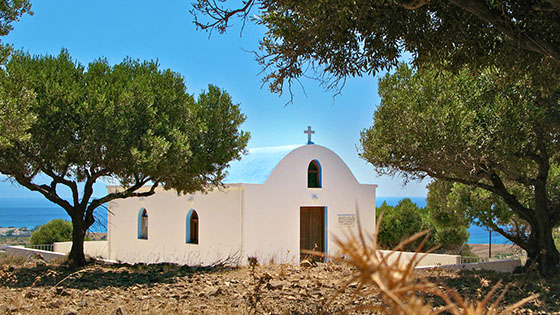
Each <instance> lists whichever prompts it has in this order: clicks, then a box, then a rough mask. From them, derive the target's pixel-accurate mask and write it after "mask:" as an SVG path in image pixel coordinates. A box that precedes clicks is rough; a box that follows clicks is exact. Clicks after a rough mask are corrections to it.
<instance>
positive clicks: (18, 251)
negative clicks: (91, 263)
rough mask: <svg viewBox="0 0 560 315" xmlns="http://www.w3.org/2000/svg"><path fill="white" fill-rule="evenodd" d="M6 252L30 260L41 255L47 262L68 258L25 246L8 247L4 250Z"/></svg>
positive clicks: (60, 254)
mask: <svg viewBox="0 0 560 315" xmlns="http://www.w3.org/2000/svg"><path fill="white" fill-rule="evenodd" d="M4 250H5V251H6V254H8V255H11V256H22V257H27V258H29V257H32V256H34V255H39V256H41V257H43V259H44V260H45V261H47V262H49V261H51V260H53V259H58V258H63V257H66V254H62V253H55V252H49V251H46V250H39V249H31V248H25V247H23V246H7V247H5V248H4Z"/></svg>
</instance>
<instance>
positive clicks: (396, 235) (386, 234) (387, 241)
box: [377, 198, 426, 251]
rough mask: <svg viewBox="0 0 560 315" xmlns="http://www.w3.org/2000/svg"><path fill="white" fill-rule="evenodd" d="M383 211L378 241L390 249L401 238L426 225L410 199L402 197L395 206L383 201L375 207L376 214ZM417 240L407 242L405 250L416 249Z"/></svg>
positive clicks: (422, 228) (423, 228) (420, 229)
mask: <svg viewBox="0 0 560 315" xmlns="http://www.w3.org/2000/svg"><path fill="white" fill-rule="evenodd" d="M381 213H383V219H382V220H381V226H380V230H379V236H378V241H379V244H380V245H381V247H383V248H386V249H391V248H394V247H396V246H397V245H398V244H399V243H400V241H401V240H403V239H406V238H408V237H409V236H411V235H413V234H415V233H417V232H420V231H423V230H425V228H426V226H425V224H424V222H423V220H422V215H421V214H420V208H418V206H417V205H416V204H415V203H413V202H412V201H411V200H410V199H408V198H406V199H402V200H401V201H399V203H398V204H397V205H396V206H395V207H391V206H389V205H387V203H386V202H383V204H382V205H381V207H379V208H378V209H377V214H378V216H379V215H380V214H381ZM418 243H419V242H418V241H417V242H414V243H411V244H408V245H407V247H406V248H405V250H412V251H414V250H416V248H417V247H418Z"/></svg>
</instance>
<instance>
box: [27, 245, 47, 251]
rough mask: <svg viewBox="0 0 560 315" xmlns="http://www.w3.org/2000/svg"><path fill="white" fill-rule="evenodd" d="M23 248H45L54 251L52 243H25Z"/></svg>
mask: <svg viewBox="0 0 560 315" xmlns="http://www.w3.org/2000/svg"><path fill="white" fill-rule="evenodd" d="M25 248H31V249H38V250H46V251H48V252H54V244H38V245H30V244H26V245H25Z"/></svg>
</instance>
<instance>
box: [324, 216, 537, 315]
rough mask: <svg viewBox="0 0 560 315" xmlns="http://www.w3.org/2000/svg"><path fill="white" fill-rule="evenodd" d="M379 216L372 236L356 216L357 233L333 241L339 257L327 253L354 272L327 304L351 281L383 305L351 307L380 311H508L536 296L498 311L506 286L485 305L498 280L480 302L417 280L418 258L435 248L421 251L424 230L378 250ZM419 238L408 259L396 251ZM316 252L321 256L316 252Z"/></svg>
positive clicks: (423, 242) (507, 312)
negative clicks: (432, 300)
mask: <svg viewBox="0 0 560 315" xmlns="http://www.w3.org/2000/svg"><path fill="white" fill-rule="evenodd" d="M382 218H383V215H381V216H380V218H379V220H378V223H377V227H376V229H375V232H374V233H373V235H371V236H366V235H365V234H364V232H363V230H362V228H361V224H360V218H359V216H358V217H357V223H358V233H357V235H356V234H355V233H352V232H350V233H349V234H348V235H347V236H346V239H345V240H342V239H340V238H336V237H335V239H334V241H335V243H336V244H337V245H338V246H339V247H340V256H336V257H330V256H329V259H331V260H334V261H340V262H343V263H345V264H347V265H350V266H351V267H354V269H355V271H354V275H353V276H352V277H351V278H350V279H349V280H348V281H347V282H346V283H345V284H344V285H343V287H342V289H340V290H339V292H337V293H336V294H335V295H334V296H333V297H332V299H331V300H330V302H329V304H328V305H330V304H331V303H332V302H333V301H334V300H335V299H336V298H337V297H338V295H339V294H340V293H342V292H344V291H345V290H346V289H347V288H348V287H349V286H350V285H351V284H354V283H356V284H357V287H356V289H355V290H354V292H353V295H354V296H359V295H361V296H365V295H378V296H379V297H380V298H381V301H382V304H380V305H362V306H358V307H354V308H352V310H369V311H379V312H382V313H390V314H439V313H443V312H447V313H451V314H469V315H470V314H509V313H511V312H512V311H513V310H515V309H517V308H519V307H520V306H522V305H523V304H525V303H527V302H529V301H531V300H533V299H535V298H537V296H538V295H536V294H535V295H532V296H529V297H527V298H525V299H523V300H521V301H519V302H517V303H515V304H513V305H511V306H509V307H507V308H504V309H503V310H501V311H500V310H499V309H498V306H499V303H500V302H501V301H502V299H503V297H504V296H505V293H506V291H507V288H506V289H505V290H504V291H503V292H502V294H501V295H500V296H499V297H498V298H497V299H496V300H495V301H494V302H493V303H492V304H491V305H489V306H488V303H489V301H490V299H491V298H492V296H493V295H494V293H495V292H496V291H497V290H498V288H499V286H500V283H498V284H496V285H495V286H494V287H493V288H492V290H491V291H490V292H489V293H488V294H487V295H486V297H485V298H484V299H483V300H482V301H468V300H465V299H463V298H462V297H461V296H460V295H459V294H458V293H457V292H456V291H454V290H450V289H445V291H446V292H444V291H443V290H442V289H440V288H439V287H438V286H437V285H436V284H434V283H432V282H429V281H427V280H422V279H418V278H417V277H416V275H415V272H414V271H415V268H416V267H417V265H418V263H419V261H420V260H421V259H422V258H423V257H424V256H425V255H427V254H428V253H431V252H433V251H434V250H435V249H436V248H432V249H430V250H428V251H426V253H421V250H422V248H423V246H424V245H425V243H426V240H427V231H424V232H420V233H416V234H414V235H412V236H411V237H409V238H407V239H405V240H403V241H401V242H400V243H399V244H398V245H397V246H396V247H395V248H393V250H392V251H391V252H389V253H383V252H381V251H379V245H378V242H377V236H378V231H379V228H380V222H381V220H382ZM422 237H424V239H423V241H422V242H421V244H420V245H419V246H418V248H417V249H416V251H415V253H414V255H413V258H412V259H410V260H408V261H404V259H401V258H402V254H401V253H399V252H398V251H401V250H402V249H403V248H404V247H405V246H406V245H408V244H410V243H412V242H414V241H416V240H418V239H419V238H422ZM315 254H319V255H324V254H323V253H317V252H315ZM426 294H431V295H435V296H439V297H440V298H441V299H442V300H443V301H444V303H445V305H444V306H441V307H437V308H434V306H433V305H432V304H431V303H430V302H428V301H426V299H425V295H426ZM328 305H327V307H328Z"/></svg>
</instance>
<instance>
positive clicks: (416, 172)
mask: <svg viewBox="0 0 560 315" xmlns="http://www.w3.org/2000/svg"><path fill="white" fill-rule="evenodd" d="M501 78H503V77H502V74H501V73H500V71H499V70H493V71H491V70H486V71H484V72H483V73H482V74H481V75H479V76H473V75H471V74H470V73H469V72H467V71H460V72H459V73H458V74H452V73H449V72H439V71H436V70H434V69H431V68H427V69H422V70H419V71H417V72H415V71H413V70H411V69H410V68H409V67H408V66H406V65H401V66H400V67H399V68H398V69H397V71H396V72H395V73H394V74H388V75H386V76H385V77H384V78H383V79H382V80H380V84H379V93H380V95H381V99H382V100H381V104H380V106H379V107H378V109H377V111H376V113H375V116H374V123H373V126H372V127H371V128H369V129H367V130H364V131H363V132H362V135H361V144H362V152H361V153H360V155H361V157H362V158H364V159H365V160H366V161H368V162H370V163H371V164H373V165H374V166H375V167H376V168H377V171H378V173H379V174H389V175H394V174H397V173H399V174H402V175H403V176H405V178H407V179H414V178H424V177H431V178H435V179H439V180H443V181H447V182H453V183H460V184H462V185H463V187H469V188H470V189H474V188H476V190H475V191H473V193H478V194H480V196H479V197H477V198H473V199H472V200H473V201H478V202H479V206H478V208H480V207H483V205H484V207H485V208H486V210H485V211H490V212H489V214H488V215H493V214H492V213H494V215H496V214H498V213H499V212H503V211H511V212H513V213H514V214H515V215H516V216H518V217H519V218H520V219H522V220H524V222H526V223H527V225H528V227H529V229H528V230H526V233H521V234H517V233H507V231H498V232H500V233H501V234H502V235H504V236H505V237H506V238H508V239H509V240H510V241H512V242H514V243H515V244H517V245H519V246H520V247H521V248H523V249H524V250H525V251H526V252H527V254H528V257H529V260H528V263H529V264H530V263H538V265H539V269H540V270H541V271H543V272H552V271H557V270H558V264H559V260H560V257H559V254H558V250H557V249H556V247H555V246H554V241H553V238H552V231H553V228H554V227H555V226H558V225H559V224H560V188H559V187H560V176H559V162H560V161H559V158H560V141H559V140H560V124H558V122H559V121H560V106H559V105H560V104H559V97H560V94H558V93H555V94H552V95H550V96H548V97H543V96H542V95H541V94H540V93H539V92H535V91H534V87H533V86H532V85H531V84H529V81H527V80H523V79H522V78H521V79H519V81H518V82H516V83H512V84H508V85H507V86H505V87H504V86H503V85H502V83H501V82H500V79H501ZM481 192H484V193H485V194H487V195H488V196H484V195H483V194H481ZM496 200H499V201H500V202H499V203H498V202H496ZM475 208H476V207H475ZM500 217H505V215H504V214H503V213H501V214H500Z"/></svg>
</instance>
